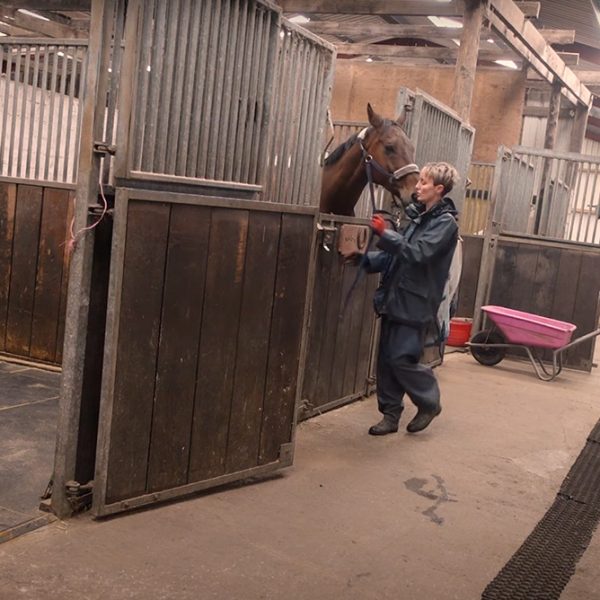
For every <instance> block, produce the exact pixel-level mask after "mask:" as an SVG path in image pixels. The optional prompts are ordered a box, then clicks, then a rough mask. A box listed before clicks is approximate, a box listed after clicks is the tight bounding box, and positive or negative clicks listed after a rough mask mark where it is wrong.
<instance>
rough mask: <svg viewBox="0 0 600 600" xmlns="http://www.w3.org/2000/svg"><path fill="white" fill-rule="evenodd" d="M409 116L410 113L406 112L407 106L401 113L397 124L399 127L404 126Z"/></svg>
mask: <svg viewBox="0 0 600 600" xmlns="http://www.w3.org/2000/svg"><path fill="white" fill-rule="evenodd" d="M407 114H408V111H407V110H406V106H403V107H402V112H401V113H400V115H399V116H398V118H397V119H396V123H398V125H400V127H402V125H404V121H406V116H407Z"/></svg>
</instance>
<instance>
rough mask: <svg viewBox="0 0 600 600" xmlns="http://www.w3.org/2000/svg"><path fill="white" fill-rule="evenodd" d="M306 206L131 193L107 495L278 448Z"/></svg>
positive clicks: (297, 310)
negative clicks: (291, 209) (288, 208)
mask: <svg viewBox="0 0 600 600" xmlns="http://www.w3.org/2000/svg"><path fill="white" fill-rule="evenodd" d="M313 219H314V218H313V216H312V215H311V214H281V213H279V212H277V211H264V212H263V211H249V210H243V209H241V208H225V207H223V208H221V207H209V206H202V205H183V204H175V203H174V204H163V203H161V202H144V201H139V200H135V201H133V200H132V201H130V208H129V210H128V223H127V231H128V233H127V240H126V245H125V253H124V267H123V283H122V289H123V292H122V296H121V301H120V306H119V307H118V314H119V321H118V322H119V336H118V342H117V349H116V351H117V362H116V374H115V384H114V395H113V409H112V421H111V429H110V442H109V448H110V450H109V461H108V477H107V502H108V503H114V502H118V501H119V500H124V499H126V498H131V497H134V496H139V495H143V494H145V493H153V492H158V491H162V490H168V489H171V488H176V487H179V486H183V485H186V484H194V483H196V482H199V481H204V480H207V479H211V478H213V477H218V476H220V475H226V474H230V473H236V472H240V471H244V470H246V469H251V468H253V467H257V466H258V465H262V464H265V463H271V462H274V461H277V459H278V457H279V452H280V448H281V446H282V445H284V444H289V443H290V442H291V441H292V436H293V423H294V408H295V401H296V392H297V378H298V369H299V364H300V343H301V339H302V334H303V314H304V308H305V301H306V288H307V278H308V271H309V264H310V260H309V259H310V252H311V244H312V231H313V223H314V221H313Z"/></svg>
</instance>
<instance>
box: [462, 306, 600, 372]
mask: <svg viewBox="0 0 600 600" xmlns="http://www.w3.org/2000/svg"><path fill="white" fill-rule="evenodd" d="M481 310H483V311H484V312H485V314H486V315H487V316H488V318H489V320H490V321H491V322H492V324H493V326H492V328H490V329H485V330H483V331H480V332H479V333H476V334H475V335H474V336H473V337H472V338H471V341H470V342H469V343H468V344H467V346H468V347H469V348H470V350H471V354H472V355H473V358H475V360H476V361H477V362H479V363H481V364H482V365H486V366H489V367H491V366H493V365H497V364H498V363H499V362H500V361H501V360H502V359H503V358H504V356H505V355H506V351H507V350H508V349H509V348H521V349H523V350H525V352H526V353H527V356H528V357H529V360H530V361H531V364H532V365H533V368H534V370H535V373H536V375H537V376H538V377H539V378H540V379H542V380H543V381H552V379H554V378H555V377H556V376H557V375H558V374H559V373H560V372H561V370H562V353H563V352H564V351H565V350H567V349H569V348H572V347H573V346H576V345H577V344H581V343H582V342H585V341H586V340H589V339H591V338H594V337H596V336H598V335H600V329H596V330H595V331H592V332H590V333H588V334H586V335H584V336H582V337H580V338H577V339H576V340H575V341H574V342H571V337H572V336H573V332H574V331H575V329H577V326H576V325H573V323H567V322H565V321H557V320H556V319H549V318H548V317H541V316H539V315H534V314H532V313H528V312H523V311H521V310H513V309H512V308H504V307H503V306H492V305H488V306H482V307H481ZM540 348H545V349H548V350H552V364H551V367H550V366H547V365H545V364H544V363H543V362H542V359H541V358H540V356H538V354H537V352H536V350H537V349H540Z"/></svg>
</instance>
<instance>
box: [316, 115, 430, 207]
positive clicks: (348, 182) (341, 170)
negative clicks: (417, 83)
mask: <svg viewBox="0 0 600 600" xmlns="http://www.w3.org/2000/svg"><path fill="white" fill-rule="evenodd" d="M367 115H368V117H369V124H370V126H369V127H367V128H365V129H363V130H362V131H361V132H359V133H355V134H354V135H352V136H351V137H350V138H348V139H347V140H346V141H345V142H344V143H342V144H341V145H340V146H338V147H337V148H336V149H335V150H334V151H333V152H332V153H331V154H330V155H329V156H328V157H327V158H326V159H325V161H324V164H323V174H322V175H323V176H322V183H321V199H320V203H319V209H320V211H321V212H322V213H333V214H336V215H346V216H354V207H355V206H356V203H357V202H358V199H359V198H360V195H361V193H362V191H363V189H364V188H365V186H366V185H367V183H368V182H369V178H370V177H371V178H372V181H373V183H377V184H379V185H381V186H383V187H384V188H386V189H387V190H388V191H389V192H391V193H392V195H393V196H394V197H395V198H399V199H400V201H401V204H402V206H407V205H408V204H409V203H410V202H411V201H412V194H413V192H414V189H415V185H416V184H417V181H418V173H419V169H418V167H417V165H415V164H414V159H415V148H414V146H413V144H412V142H411V141H410V140H409V138H408V136H407V135H406V134H405V133H404V131H403V129H402V125H403V124H404V121H405V120H406V112H403V113H402V115H401V116H400V117H398V118H397V119H396V120H391V119H384V118H383V117H381V116H379V115H378V114H377V113H376V112H375V111H374V110H373V107H372V106H371V104H367ZM369 171H370V172H369Z"/></svg>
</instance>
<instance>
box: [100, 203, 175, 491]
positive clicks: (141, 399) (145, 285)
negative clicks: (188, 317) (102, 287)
mask: <svg viewBox="0 0 600 600" xmlns="http://www.w3.org/2000/svg"><path fill="white" fill-rule="evenodd" d="M169 209H170V207H169V205H168V204H166V203H151V202H139V201H136V202H132V203H131V204H130V205H129V210H128V215H127V239H126V241H125V259H124V267H123V282H122V292H121V294H122V295H121V303H120V307H119V311H120V312H119V337H118V341H117V347H116V348H113V349H112V351H113V352H116V353H117V354H116V360H117V370H116V374H115V382H114V392H113V412H112V422H111V443H110V448H109V456H108V477H107V490H106V497H107V499H108V500H109V501H113V500H120V499H123V498H129V497H131V496H135V495H137V494H141V493H143V492H145V491H146V472H147V469H148V448H149V442H150V433H151V428H152V408H153V398H154V386H155V380H156V361H157V356H158V337H159V328H160V316H161V308H162V299H163V287H164V271H165V260H166V253H167V238H168V230H169V214H170V210H169Z"/></svg>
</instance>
